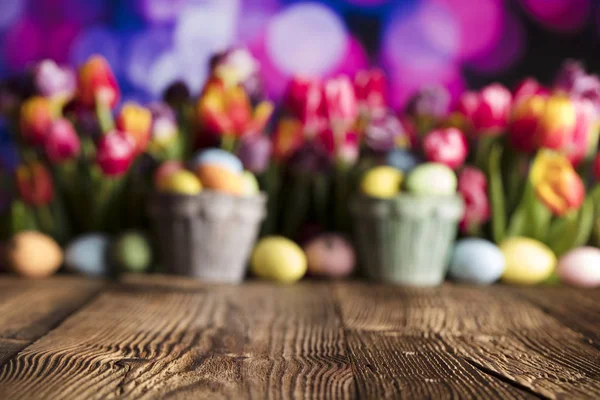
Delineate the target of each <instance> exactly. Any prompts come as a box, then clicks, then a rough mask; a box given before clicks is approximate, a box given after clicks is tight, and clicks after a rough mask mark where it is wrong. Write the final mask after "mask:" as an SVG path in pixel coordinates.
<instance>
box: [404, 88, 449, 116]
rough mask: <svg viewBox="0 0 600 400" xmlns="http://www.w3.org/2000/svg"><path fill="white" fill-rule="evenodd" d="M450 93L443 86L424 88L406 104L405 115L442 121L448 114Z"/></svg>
mask: <svg viewBox="0 0 600 400" xmlns="http://www.w3.org/2000/svg"><path fill="white" fill-rule="evenodd" d="M451 100H452V99H451V97H450V92H448V90H447V89H446V88H445V87H443V86H437V85H436V86H426V87H424V88H422V89H421V90H419V91H418V92H417V93H416V94H415V95H413V96H412V97H411V99H410V101H409V102H408V106H407V109H406V111H407V113H408V114H409V115H411V116H413V117H415V118H427V119H434V120H438V119H442V118H445V117H447V116H448V114H449V113H450V101H451Z"/></svg>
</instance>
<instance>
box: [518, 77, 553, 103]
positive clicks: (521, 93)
mask: <svg viewBox="0 0 600 400" xmlns="http://www.w3.org/2000/svg"><path fill="white" fill-rule="evenodd" d="M513 93H514V94H513V102H514V104H517V103H519V102H521V101H522V100H525V99H528V98H529V97H531V96H536V95H541V96H548V95H549V94H550V91H549V90H548V89H547V88H546V87H544V86H542V85H541V84H540V83H539V82H538V81H537V80H536V79H535V78H525V79H523V80H522V81H521V82H519V84H518V85H517V87H515V90H514V91H513Z"/></svg>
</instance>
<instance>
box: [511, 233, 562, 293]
mask: <svg viewBox="0 0 600 400" xmlns="http://www.w3.org/2000/svg"><path fill="white" fill-rule="evenodd" d="M500 250H502V253H503V254H504V258H505V260H506V267H505V268H504V273H503V274H502V281H503V282H506V283H515V284H519V285H535V284H537V283H541V282H543V281H544V280H546V279H548V278H549V277H550V275H552V272H553V271H554V268H555V267H556V256H555V255H554V253H552V250H550V248H548V246H546V245H545V244H543V243H541V242H539V241H537V240H534V239H530V238H524V237H513V238H509V239H506V240H505V241H504V242H502V243H501V244H500Z"/></svg>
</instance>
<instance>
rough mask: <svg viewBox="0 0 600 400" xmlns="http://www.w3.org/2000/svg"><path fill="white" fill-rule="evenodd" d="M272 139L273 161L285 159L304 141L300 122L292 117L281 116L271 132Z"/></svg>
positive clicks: (283, 160)
mask: <svg viewBox="0 0 600 400" xmlns="http://www.w3.org/2000/svg"><path fill="white" fill-rule="evenodd" d="M272 140H273V158H274V159H275V161H277V162H285V161H287V160H288V159H289V158H290V157H291V156H292V155H293V154H294V153H296V152H297V151H298V150H299V149H300V148H301V147H302V145H303V144H304V142H305V140H304V131H303V126H302V123H301V122H300V121H299V120H297V119H294V118H286V117H284V118H282V119H281V120H279V122H278V124H277V127H276V129H275V132H273V138H272Z"/></svg>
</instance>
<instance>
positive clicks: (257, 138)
mask: <svg viewBox="0 0 600 400" xmlns="http://www.w3.org/2000/svg"><path fill="white" fill-rule="evenodd" d="M272 148H273V144H272V143H271V140H270V139H269V137H268V136H266V135H254V136H247V137H244V138H242V139H241V140H240V144H239V147H238V150H237V156H238V158H239V159H240V160H241V161H242V164H243V165H244V169H247V170H248V171H251V172H253V173H255V174H260V173H262V172H264V171H265V170H266V169H267V167H268V166H269V160H270V159H271V150H272Z"/></svg>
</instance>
